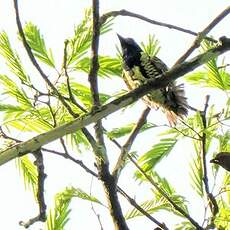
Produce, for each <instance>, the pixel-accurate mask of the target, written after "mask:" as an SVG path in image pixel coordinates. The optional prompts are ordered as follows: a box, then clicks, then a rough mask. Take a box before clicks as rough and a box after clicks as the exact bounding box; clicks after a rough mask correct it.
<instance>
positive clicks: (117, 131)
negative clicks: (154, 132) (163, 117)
mask: <svg viewBox="0 0 230 230" xmlns="http://www.w3.org/2000/svg"><path fill="white" fill-rule="evenodd" d="M135 125H136V124H135V123H129V124H127V125H125V126H123V127H120V128H114V129H112V130H111V131H109V132H106V135H107V136H108V137H109V138H112V139H113V138H120V137H123V136H126V135H128V134H129V133H130V132H131V131H132V130H133V128H134V127H135ZM155 127H156V125H154V124H153V123H150V122H147V123H145V124H144V125H143V126H142V128H141V129H140V133H141V132H144V131H147V130H149V129H152V128H155Z"/></svg>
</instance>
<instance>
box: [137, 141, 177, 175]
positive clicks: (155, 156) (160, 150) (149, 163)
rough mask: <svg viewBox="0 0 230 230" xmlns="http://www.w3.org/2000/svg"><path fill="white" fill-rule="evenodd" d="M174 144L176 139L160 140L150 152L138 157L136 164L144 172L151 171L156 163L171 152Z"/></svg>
mask: <svg viewBox="0 0 230 230" xmlns="http://www.w3.org/2000/svg"><path fill="white" fill-rule="evenodd" d="M176 143H177V140H176V139H171V138H167V139H161V140H160V142H159V143H157V144H156V145H154V146H153V147H152V149H151V150H149V151H148V152H146V153H144V154H143V155H142V156H141V157H140V159H139V160H138V164H139V165H140V166H141V168H142V169H143V170H144V171H145V172H148V171H150V170H152V169H153V168H154V167H155V165H156V164H157V163H159V162H160V161H161V160H162V159H163V158H164V157H166V156H167V155H168V154H169V153H170V152H171V150H172V149H173V147H174V146H175V144H176Z"/></svg>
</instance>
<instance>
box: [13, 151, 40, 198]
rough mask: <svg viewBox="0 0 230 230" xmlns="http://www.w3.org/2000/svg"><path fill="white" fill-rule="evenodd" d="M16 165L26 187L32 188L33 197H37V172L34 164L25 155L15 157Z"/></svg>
mask: <svg viewBox="0 0 230 230" xmlns="http://www.w3.org/2000/svg"><path fill="white" fill-rule="evenodd" d="M16 163H17V167H18V169H19V172H20V174H21V175H22V176H23V181H24V185H25V188H26V189H32V191H33V193H34V197H35V198H36V197H37V185H38V179H37V176H38V173H37V169H36V166H35V165H34V164H33V163H32V161H31V159H30V158H29V157H28V156H27V155H26V156H23V157H20V158H17V161H16Z"/></svg>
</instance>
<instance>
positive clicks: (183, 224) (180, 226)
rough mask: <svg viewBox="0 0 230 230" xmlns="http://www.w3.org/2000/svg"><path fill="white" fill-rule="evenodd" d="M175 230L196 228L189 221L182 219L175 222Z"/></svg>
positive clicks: (194, 229)
mask: <svg viewBox="0 0 230 230" xmlns="http://www.w3.org/2000/svg"><path fill="white" fill-rule="evenodd" d="M174 229H175V230H196V228H195V227H194V226H193V225H192V224H191V222H189V221H183V222H181V223H179V224H177V225H176V226H175V228H174Z"/></svg>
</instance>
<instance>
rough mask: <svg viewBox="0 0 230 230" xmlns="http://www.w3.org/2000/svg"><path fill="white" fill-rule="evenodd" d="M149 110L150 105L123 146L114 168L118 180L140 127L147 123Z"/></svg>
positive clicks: (114, 174)
mask: <svg viewBox="0 0 230 230" xmlns="http://www.w3.org/2000/svg"><path fill="white" fill-rule="evenodd" d="M149 112H150V108H149V107H147V108H145V110H144V111H143V112H142V114H141V116H140V118H139V120H138V121H137V123H136V125H135V127H134V128H133V130H132V132H131V134H130V136H129V138H128V139H127V141H126V143H125V144H124V145H123V146H121V153H120V156H119V158H118V160H117V163H116V165H115V167H114V170H113V176H114V177H115V179H116V180H118V177H119V174H120V172H121V170H122V169H123V168H124V166H125V161H126V159H127V156H128V153H129V151H130V149H131V146H132V144H133V142H134V140H135V139H136V137H137V135H138V133H139V131H140V129H141V128H142V126H143V125H144V124H145V122H146V119H147V116H148V114H149Z"/></svg>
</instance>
